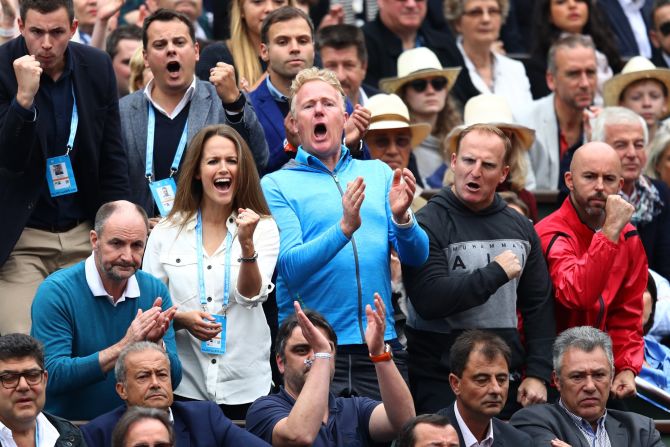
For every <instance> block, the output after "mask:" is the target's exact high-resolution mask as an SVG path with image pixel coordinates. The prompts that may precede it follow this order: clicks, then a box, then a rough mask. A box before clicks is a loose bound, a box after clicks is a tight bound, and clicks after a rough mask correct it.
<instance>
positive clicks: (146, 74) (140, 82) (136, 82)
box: [128, 46, 154, 93]
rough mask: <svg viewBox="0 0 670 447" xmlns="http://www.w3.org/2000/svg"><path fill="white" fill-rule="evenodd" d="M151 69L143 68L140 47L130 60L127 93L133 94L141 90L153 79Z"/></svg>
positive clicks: (142, 55)
mask: <svg viewBox="0 0 670 447" xmlns="http://www.w3.org/2000/svg"><path fill="white" fill-rule="evenodd" d="M153 77H154V75H153V74H152V73H151V69H150V68H148V67H145V66H144V54H143V53H142V47H141V46H140V47H139V48H137V50H135V53H134V54H133V57H131V58H130V79H129V80H128V92H129V93H133V92H136V91H137V90H142V89H143V88H144V87H145V86H146V85H147V84H148V83H149V81H151V80H152V79H153Z"/></svg>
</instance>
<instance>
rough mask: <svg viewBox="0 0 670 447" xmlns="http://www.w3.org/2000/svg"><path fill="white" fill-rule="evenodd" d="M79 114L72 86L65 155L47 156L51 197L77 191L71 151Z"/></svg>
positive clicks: (47, 174)
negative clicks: (70, 114) (70, 112)
mask: <svg viewBox="0 0 670 447" xmlns="http://www.w3.org/2000/svg"><path fill="white" fill-rule="evenodd" d="M78 125H79V115H78V113H77V99H76V98H75V96H74V87H73V88H72V118H71V119H70V136H69V137H68V141H67V150H66V152H65V155H61V156H59V157H51V158H47V172H46V176H47V185H49V193H50V194H51V197H58V196H64V195H66V194H73V193H75V192H77V181H76V180H75V179H74V170H73V169H72V162H71V161H70V151H72V147H73V145H74V137H75V135H76V134H77V126H78Z"/></svg>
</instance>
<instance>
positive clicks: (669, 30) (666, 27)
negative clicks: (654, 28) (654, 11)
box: [658, 21, 670, 37]
mask: <svg viewBox="0 0 670 447" xmlns="http://www.w3.org/2000/svg"><path fill="white" fill-rule="evenodd" d="M658 30H659V31H660V32H661V34H663V37H668V35H670V21H667V22H663V23H661V24H660V25H659V27H658Z"/></svg>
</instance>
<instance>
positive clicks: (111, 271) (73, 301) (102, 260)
mask: <svg viewBox="0 0 670 447" xmlns="http://www.w3.org/2000/svg"><path fill="white" fill-rule="evenodd" d="M148 230H149V221H148V219H147V214H146V212H145V211H144V209H143V208H142V207H140V206H139V205H135V204H133V203H130V202H127V201H123V200H122V201H117V202H109V203H106V204H104V205H102V206H101V207H100V209H99V210H98V212H97V214H96V215H95V223H94V228H93V230H91V233H90V240H91V246H92V249H93V253H92V254H91V256H89V257H88V259H86V260H85V261H82V262H80V263H79V264H75V265H74V266H72V267H70V268H67V269H63V270H59V271H58V272H56V273H53V274H52V275H49V277H47V279H45V280H44V282H43V283H42V284H41V285H40V287H39V288H38V289H37V294H36V295H35V300H34V301H33V306H32V312H31V313H32V321H33V325H32V332H31V335H32V336H33V337H35V338H37V339H38V340H40V341H41V342H42V343H44V354H45V369H47V370H48V371H49V383H48V385H47V404H46V407H45V408H46V409H47V411H49V412H50V413H53V414H55V415H57V416H60V417H63V418H66V419H70V420H87V419H93V418H95V417H96V416H99V415H100V414H102V413H106V412H108V411H111V410H112V409H114V408H116V407H118V406H119V405H121V404H122V403H123V401H122V400H121V398H120V397H119V395H118V394H117V393H116V381H115V380H114V374H113V373H111V371H112V370H113V369H114V365H115V364H116V359H117V358H118V357H119V353H120V352H121V350H122V349H123V348H124V347H126V346H128V345H130V344H132V343H134V342H137V341H150V342H154V343H156V344H158V345H160V346H162V349H164V350H166V351H167V353H168V356H169V357H170V366H171V377H172V384H173V385H174V386H175V387H177V385H178V384H179V381H180V380H181V363H180V361H179V358H178V356H177V346H176V344H175V340H174V331H173V329H172V324H171V322H172V317H173V316H174V314H175V312H176V308H175V307H173V306H172V302H171V300H170V295H169V294H168V291H167V288H166V287H165V284H163V283H162V282H161V281H160V280H158V279H157V278H154V277H153V276H151V275H149V274H148V273H145V272H143V271H141V270H138V269H139V267H140V264H141V263H142V255H143V254H144V247H145V245H146V242H147V233H148Z"/></svg>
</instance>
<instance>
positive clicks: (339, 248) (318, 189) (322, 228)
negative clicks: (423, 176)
mask: <svg viewBox="0 0 670 447" xmlns="http://www.w3.org/2000/svg"><path fill="white" fill-rule="evenodd" d="M359 176H360V177H363V178H364V180H365V185H366V187H365V200H364V201H363V205H362V206H361V211H360V215H361V221H362V224H361V226H360V228H358V230H356V232H355V233H354V234H353V237H352V238H351V239H348V238H347V237H346V236H345V235H344V233H343V232H342V229H341V228H340V220H341V219H342V194H343V193H344V191H345V190H346V188H347V183H348V182H351V181H353V180H355V179H356V178H357V177H359ZM392 180H393V172H392V171H391V169H390V168H389V167H388V166H387V165H386V164H385V163H382V162H381V161H379V160H355V159H353V158H352V157H351V155H350V154H349V150H348V149H347V148H346V147H344V146H343V147H342V154H341V156H340V160H339V161H338V163H337V165H336V166H335V169H334V170H333V171H332V172H331V171H330V170H329V169H328V168H327V167H326V166H325V165H324V164H323V163H322V162H321V161H320V160H319V159H318V158H316V157H314V156H312V155H310V154H309V153H307V152H306V151H305V150H303V149H302V147H300V148H298V153H297V154H296V159H295V161H294V162H290V163H288V164H287V165H286V166H284V168H283V169H280V170H279V171H275V172H273V173H271V174H268V175H266V176H265V177H263V179H262V180H261V186H262V187H263V192H264V193H265V198H266V200H267V201H268V204H269V205H270V210H271V211H272V215H273V216H274V218H275V221H276V222H277V226H278V227H279V235H280V245H279V259H278V262H277V281H276V286H277V288H276V291H277V307H278V309H279V321H280V322H281V321H282V320H284V319H285V318H286V317H287V316H288V315H290V314H292V313H293V312H294V310H293V301H294V300H296V301H299V302H301V304H302V305H304V307H306V308H310V309H314V310H317V311H319V312H321V313H322V314H323V315H324V316H325V317H326V319H327V320H328V321H329V322H330V324H331V325H332V326H333V329H334V330H335V332H336V334H337V338H338V344H340V345H352V344H363V343H365V339H364V333H365V328H366V326H367V319H366V317H365V305H366V304H370V305H372V307H373V308H374V304H373V296H374V293H375V292H378V293H379V294H380V295H381V297H382V299H383V300H384V303H385V305H386V309H387V312H386V319H387V321H386V334H385V339H386V340H390V339H393V338H395V337H396V334H395V331H394V329H393V326H394V321H393V312H391V311H390V309H392V308H393V305H392V302H391V269H390V249H391V247H394V248H395V249H396V251H397V252H398V254H399V256H400V259H401V261H402V262H403V263H405V264H409V265H413V266H420V265H421V264H423V263H424V262H425V260H426V259H427V257H428V236H427V235H426V232H425V231H424V230H423V229H422V228H421V227H420V226H419V225H418V224H417V222H416V220H415V219H414V218H412V222H411V225H410V226H409V227H408V228H401V227H399V226H398V225H396V224H395V223H393V221H392V213H391V208H390V205H389V199H388V195H389V191H390V188H391V183H392Z"/></svg>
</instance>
